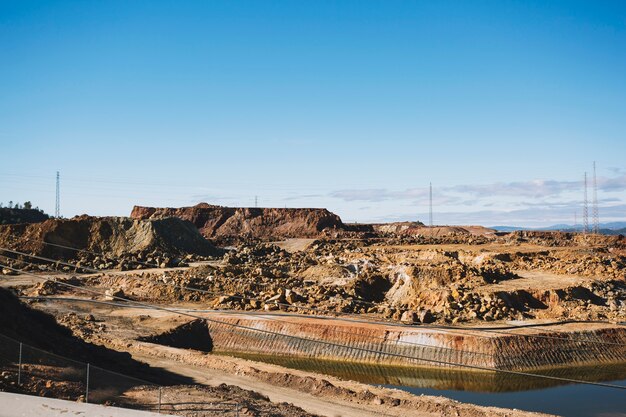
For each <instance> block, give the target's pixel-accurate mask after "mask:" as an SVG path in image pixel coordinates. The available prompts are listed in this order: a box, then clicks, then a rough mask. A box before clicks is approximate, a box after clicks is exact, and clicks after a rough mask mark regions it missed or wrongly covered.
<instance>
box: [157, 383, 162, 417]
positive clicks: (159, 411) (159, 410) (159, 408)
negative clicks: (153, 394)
mask: <svg viewBox="0 0 626 417" xmlns="http://www.w3.org/2000/svg"><path fill="white" fill-rule="evenodd" d="M157 410H158V411H157V412H158V413H159V414H161V387H159V407H158V408H157Z"/></svg>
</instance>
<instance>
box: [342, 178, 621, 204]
mask: <svg viewBox="0 0 626 417" xmlns="http://www.w3.org/2000/svg"><path fill="white" fill-rule="evenodd" d="M590 186H591V184H590ZM582 188H583V182H582V180H578V181H558V180H532V181H515V182H496V183H492V184H464V185H456V186H451V187H438V188H437V189H436V195H437V199H438V203H439V204H445V203H457V204H464V205H471V204H472V203H473V202H474V201H475V200H469V199H467V197H469V196H471V197H475V198H489V197H513V198H518V199H521V198H532V199H539V198H550V197H552V198H557V197H560V196H562V195H563V194H565V193H568V192H575V191H581V192H582ZM598 189H599V190H600V191H604V192H620V191H625V190H626V174H623V175H620V176H617V177H613V178H599V179H598ZM463 195H465V196H466V198H465V199H461V198H459V196H463ZM427 196H428V188H427V187H423V188H408V189H406V190H399V191H394V190H389V189H386V188H373V189H344V190H337V191H333V192H331V193H330V197H333V198H338V199H341V200H344V201H371V202H381V201H386V200H412V199H417V200H424V199H426V198H427Z"/></svg>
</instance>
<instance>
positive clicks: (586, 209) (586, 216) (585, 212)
mask: <svg viewBox="0 0 626 417" xmlns="http://www.w3.org/2000/svg"><path fill="white" fill-rule="evenodd" d="M584 187H585V200H584V202H583V233H584V234H587V233H589V198H588V197H587V171H585V182H584Z"/></svg>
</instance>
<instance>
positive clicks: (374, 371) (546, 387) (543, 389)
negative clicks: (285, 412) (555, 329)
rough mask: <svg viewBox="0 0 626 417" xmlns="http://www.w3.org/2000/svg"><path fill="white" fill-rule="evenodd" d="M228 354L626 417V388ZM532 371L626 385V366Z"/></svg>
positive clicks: (470, 399)
mask: <svg viewBox="0 0 626 417" xmlns="http://www.w3.org/2000/svg"><path fill="white" fill-rule="evenodd" d="M229 354H230V355H232V356H238V357H241V358H245V359H251V360H255V361H260V362H267V363H273V364H276V365H282V366H285V367H288V368H293V369H300V370H303V371H312V372H318V373H322V374H327V375H333V376H336V377H338V378H341V379H349V380H353V381H359V382H363V383H366V384H373V385H383V386H387V387H391V388H397V389H401V390H404V391H408V392H411V393H414V394H418V395H419V394H425V395H441V396H444V397H448V398H452V399H455V400H458V401H462V402H467V403H472V404H478V405H485V406H494V407H505V408H517V409H520V410H527V411H538V412H543V413H549V414H556V415H561V416H564V417H626V390H618V389H612V388H605V387H598V386H592V385H582V384H569V383H567V382H564V381H555V380H550V379H544V378H534V377H531V376H521V375H510V374H502V373H496V372H476V371H459V370H454V369H449V368H435V369H432V368H429V369H424V368H408V367H400V366H384V365H369V364H358V363H348V362H340V361H328V360H313V359H301V358H295V357H281V356H270V355H257V354H242V353H240V352H237V353H229ZM532 373H537V374H539V373H541V374H543V375H550V376H558V377H562V378H571V379H578V380H584V381H592V382H599V381H605V382H610V383H612V384H616V385H623V386H626V363H624V364H619V365H597V366H586V367H576V368H561V369H552V370H543V371H532Z"/></svg>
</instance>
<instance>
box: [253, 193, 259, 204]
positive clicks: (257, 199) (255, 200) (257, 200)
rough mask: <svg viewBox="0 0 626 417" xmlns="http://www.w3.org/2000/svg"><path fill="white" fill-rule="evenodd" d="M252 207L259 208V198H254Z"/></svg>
mask: <svg viewBox="0 0 626 417" xmlns="http://www.w3.org/2000/svg"><path fill="white" fill-rule="evenodd" d="M254 207H259V196H257V195H255V196H254Z"/></svg>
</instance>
